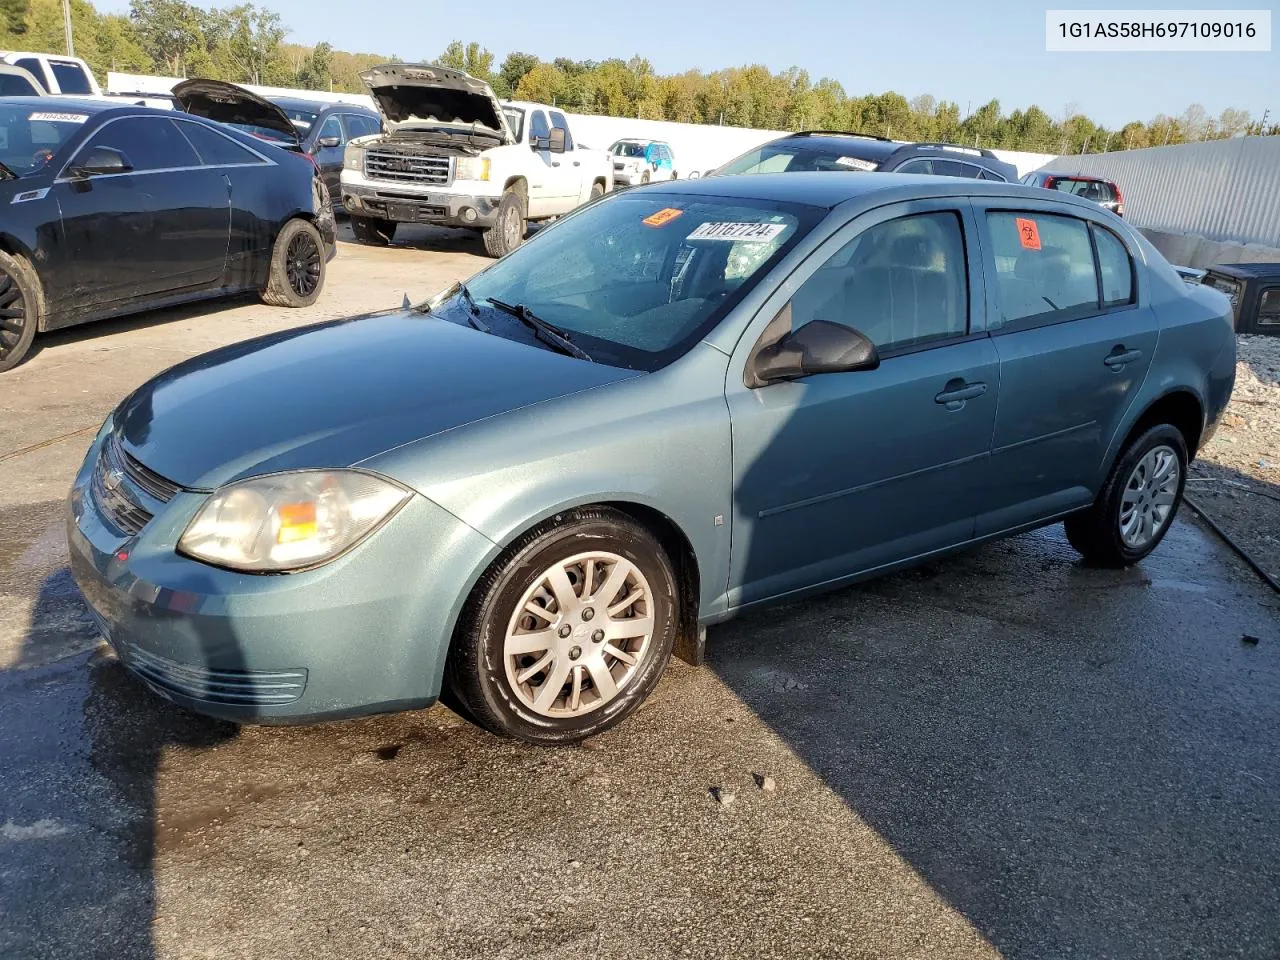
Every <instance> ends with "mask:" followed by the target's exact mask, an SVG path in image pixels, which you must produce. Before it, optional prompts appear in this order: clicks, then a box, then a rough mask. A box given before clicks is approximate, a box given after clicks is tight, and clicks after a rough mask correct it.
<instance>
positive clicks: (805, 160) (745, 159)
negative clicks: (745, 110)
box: [716, 143, 879, 176]
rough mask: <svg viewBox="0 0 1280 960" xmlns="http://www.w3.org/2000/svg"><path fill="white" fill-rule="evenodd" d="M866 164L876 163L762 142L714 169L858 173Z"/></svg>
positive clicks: (727, 171) (721, 172)
mask: <svg viewBox="0 0 1280 960" xmlns="http://www.w3.org/2000/svg"><path fill="white" fill-rule="evenodd" d="M868 165H871V167H872V169H874V168H875V167H876V166H878V165H879V164H878V163H876V161H872V160H863V159H861V158H860V157H856V156H853V155H846V154H839V153H833V152H831V151H824V150H806V149H803V148H801V147H796V146H791V145H787V146H779V145H774V144H768V143H766V144H765V145H764V146H763V147H760V148H759V149H756V150H752V151H751V152H750V153H746V154H743V155H742V156H741V157H739V158H738V159H737V160H731V161H729V163H727V164H725V166H723V167H721V168H720V169H719V170H717V171H716V173H717V174H718V175H721V176H729V175H731V174H735V175H736V174H741V173H796V172H799V171H813V170H843V171H845V172H854V173H858V172H863V171H865V170H866V169H867V166H868Z"/></svg>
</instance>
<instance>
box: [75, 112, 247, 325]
mask: <svg viewBox="0 0 1280 960" xmlns="http://www.w3.org/2000/svg"><path fill="white" fill-rule="evenodd" d="M98 147H103V148H107V149H110V150H114V151H116V152H117V153H118V154H119V155H120V156H122V157H123V158H124V161H125V162H126V164H127V165H128V167H129V168H131V169H129V170H127V171H126V172H119V173H107V174H102V175H89V176H84V177H81V176H75V175H74V174H73V173H72V171H73V170H74V169H75V167H76V164H77V161H80V160H83V159H84V158H87V157H88V156H90V154H91V153H92V152H93V150H94V149H95V148H98ZM55 190H56V192H57V199H58V205H59V207H60V208H61V211H62V218H63V230H64V235H65V238H66V248H65V249H66V252H67V256H68V258H69V264H68V266H69V271H68V272H69V274H70V276H71V286H72V293H71V296H70V297H69V298H68V302H67V306H68V308H69V309H72V310H83V309H86V308H91V307H97V306H106V305H110V304H111V303H115V302H120V301H129V300H135V299H140V298H145V297H150V296H156V295H162V294H164V293H167V292H177V291H181V290H184V289H188V288H191V287H198V286H202V285H206V284H211V283H214V282H216V281H217V280H219V279H220V278H221V277H222V275H223V272H224V270H225V265H226V253H227V238H228V232H229V220H228V211H229V209H230V203H231V199H230V188H229V186H228V183H227V180H226V178H225V177H224V176H223V175H222V174H221V173H220V172H219V171H218V170H216V169H213V168H210V167H205V166H203V165H202V164H201V161H200V158H199V157H198V156H197V155H196V152H195V150H194V149H193V148H192V146H191V144H190V142H189V141H188V140H187V139H186V137H184V136H183V135H182V133H181V132H180V131H179V129H178V126H177V125H176V124H175V123H174V122H173V121H172V120H170V119H168V118H167V117H157V116H133V117H123V118H121V119H119V120H114V121H111V122H109V123H107V124H105V125H103V127H102V128H101V129H100V130H98V132H97V133H95V134H94V135H93V136H92V137H90V138H89V140H88V141H86V143H85V144H84V145H83V146H82V147H81V148H80V149H79V150H78V151H77V153H76V155H75V157H73V158H72V159H71V162H70V163H69V164H68V167H67V169H65V170H64V171H63V173H62V175H61V176H60V177H59V179H58V180H57V181H56V182H55Z"/></svg>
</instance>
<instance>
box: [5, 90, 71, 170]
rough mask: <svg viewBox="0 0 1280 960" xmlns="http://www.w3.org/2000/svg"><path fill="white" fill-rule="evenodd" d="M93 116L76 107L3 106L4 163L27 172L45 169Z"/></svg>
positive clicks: (11, 168) (13, 168) (10, 167)
mask: <svg viewBox="0 0 1280 960" xmlns="http://www.w3.org/2000/svg"><path fill="white" fill-rule="evenodd" d="M88 119H89V114H87V113H76V112H75V111H74V110H72V111H68V110H65V109H64V110H42V109H40V108H39V107H38V106H36V105H35V104H32V105H31V106H25V107H23V106H7V105H6V106H0V163H3V164H4V165H5V166H6V167H8V168H9V169H10V170H12V171H13V172H14V173H16V174H17V175H18V176H23V175H24V174H28V173H35V172H37V171H39V170H43V169H44V167H45V165H46V164H47V163H48V162H49V161H50V160H51V159H52V158H53V155H54V154H56V153H57V152H58V150H59V149H60V148H61V147H62V145H63V144H64V143H66V142H67V141H68V140H70V139H71V138H72V137H73V136H74V135H75V134H76V132H77V131H78V130H79V129H80V128H81V126H83V125H84V123H85V122H86V121H87V120H88Z"/></svg>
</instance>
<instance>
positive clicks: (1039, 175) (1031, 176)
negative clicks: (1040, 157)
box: [1022, 170, 1124, 217]
mask: <svg viewBox="0 0 1280 960" xmlns="http://www.w3.org/2000/svg"><path fill="white" fill-rule="evenodd" d="M1022 182H1023V183H1025V184H1026V185H1027V186H1029V187H1042V188H1043V189H1045V190H1057V191H1058V192H1059V193H1069V194H1072V195H1073V196H1077V197H1079V198H1080V199H1082V200H1092V201H1093V202H1094V203H1096V204H1098V205H1100V206H1103V207H1106V208H1107V209H1108V210H1110V211H1111V212H1112V213H1114V214H1115V215H1116V216H1117V217H1123V216H1124V194H1122V193H1121V192H1120V188H1119V187H1118V186H1117V185H1116V182H1115V181H1114V180H1108V179H1106V178H1105V177H1090V176H1086V175H1085V174H1083V173H1053V172H1052V171H1049V170H1036V171H1035V172H1033V173H1028V174H1027V175H1026V176H1025V177H1023V178H1022Z"/></svg>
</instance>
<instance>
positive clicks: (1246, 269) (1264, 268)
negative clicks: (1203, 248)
mask: <svg viewBox="0 0 1280 960" xmlns="http://www.w3.org/2000/svg"><path fill="white" fill-rule="evenodd" d="M1209 269H1210V270H1211V271H1213V272H1215V273H1225V274H1226V275H1227V276H1231V277H1248V278H1254V277H1256V278H1258V279H1263V280H1270V279H1272V278H1273V277H1280V263H1215V264H1214V265H1213V266H1211V267H1210V268H1209Z"/></svg>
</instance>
